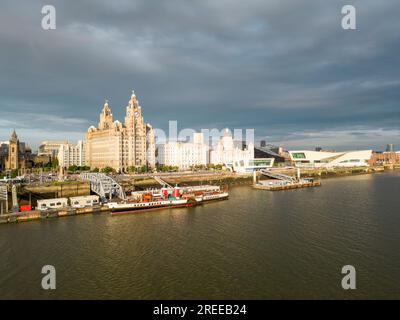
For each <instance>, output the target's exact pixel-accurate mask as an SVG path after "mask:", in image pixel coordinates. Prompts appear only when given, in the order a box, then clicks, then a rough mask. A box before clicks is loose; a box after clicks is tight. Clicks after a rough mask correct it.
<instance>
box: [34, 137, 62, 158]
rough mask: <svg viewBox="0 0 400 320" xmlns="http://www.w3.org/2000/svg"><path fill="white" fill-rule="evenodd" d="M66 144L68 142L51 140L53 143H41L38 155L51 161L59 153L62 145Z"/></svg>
mask: <svg viewBox="0 0 400 320" xmlns="http://www.w3.org/2000/svg"><path fill="white" fill-rule="evenodd" d="M66 144H68V141H61V140H53V141H43V142H42V144H41V145H40V147H39V152H38V154H39V155H47V156H50V157H51V158H52V159H56V158H57V157H58V152H59V151H60V147H61V146H62V145H66Z"/></svg>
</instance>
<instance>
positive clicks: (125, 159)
mask: <svg viewBox="0 0 400 320" xmlns="http://www.w3.org/2000/svg"><path fill="white" fill-rule="evenodd" d="M148 137H149V139H148ZM153 151H154V153H155V137H154V131H153V128H152V127H151V126H150V125H148V124H146V123H145V122H144V119H143V115H142V108H141V106H140V105H139V101H138V99H137V98H136V95H135V93H134V92H132V96H131V98H130V100H129V102H128V106H127V107H126V116H125V122H124V124H122V123H121V122H119V121H114V118H113V114H112V112H111V108H110V106H109V104H108V102H106V103H105V104H104V107H103V110H102V112H101V114H100V122H99V125H98V127H97V128H96V127H94V126H92V127H90V128H89V130H88V132H87V134H86V164H87V165H88V166H89V167H91V168H92V169H94V168H98V169H102V168H105V167H111V168H113V169H114V170H116V171H117V172H128V171H130V170H131V168H133V167H136V168H138V167H143V166H148V165H150V166H153V165H154V162H155V159H154V157H155V155H154V156H153ZM148 159H150V161H148Z"/></svg>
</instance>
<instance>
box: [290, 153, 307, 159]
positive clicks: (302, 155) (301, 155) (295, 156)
mask: <svg viewBox="0 0 400 320" xmlns="http://www.w3.org/2000/svg"><path fill="white" fill-rule="evenodd" d="M292 157H293V159H305V158H306V155H305V153H304V152H296V153H292Z"/></svg>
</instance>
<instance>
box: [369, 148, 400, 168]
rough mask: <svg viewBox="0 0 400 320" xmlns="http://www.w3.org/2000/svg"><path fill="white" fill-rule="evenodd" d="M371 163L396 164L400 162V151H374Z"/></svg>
mask: <svg viewBox="0 0 400 320" xmlns="http://www.w3.org/2000/svg"><path fill="white" fill-rule="evenodd" d="M370 164H371V165H394V164H400V152H399V151H397V152H396V151H390V152H374V154H373V155H372V158H371V161H370Z"/></svg>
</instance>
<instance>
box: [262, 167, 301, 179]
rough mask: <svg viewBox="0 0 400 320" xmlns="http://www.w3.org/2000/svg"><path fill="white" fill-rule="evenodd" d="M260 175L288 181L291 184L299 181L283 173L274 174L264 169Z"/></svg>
mask: <svg viewBox="0 0 400 320" xmlns="http://www.w3.org/2000/svg"><path fill="white" fill-rule="evenodd" d="M260 173H261V174H263V175H264V176H267V177H270V178H273V179H278V180H286V181H291V182H296V181H297V179H296V178H295V177H292V176H288V175H286V174H283V173H277V172H272V171H269V170H265V169H262V170H260Z"/></svg>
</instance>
